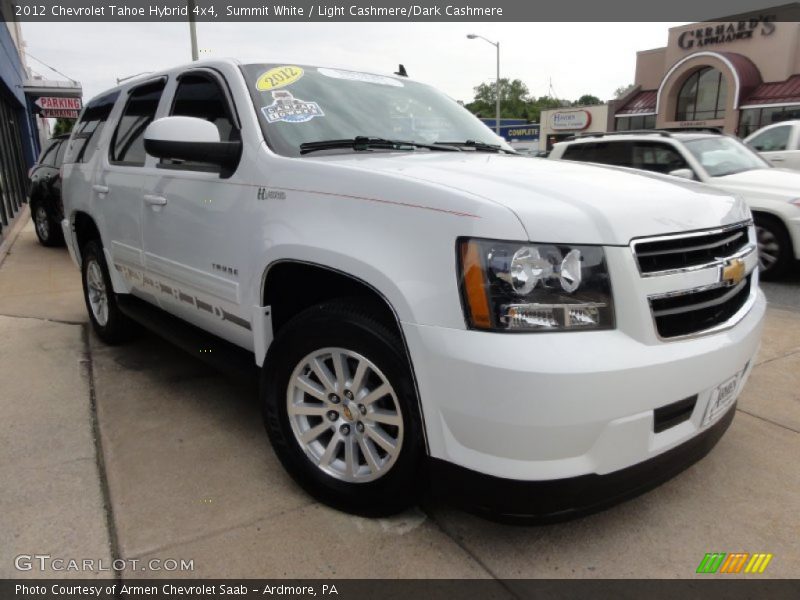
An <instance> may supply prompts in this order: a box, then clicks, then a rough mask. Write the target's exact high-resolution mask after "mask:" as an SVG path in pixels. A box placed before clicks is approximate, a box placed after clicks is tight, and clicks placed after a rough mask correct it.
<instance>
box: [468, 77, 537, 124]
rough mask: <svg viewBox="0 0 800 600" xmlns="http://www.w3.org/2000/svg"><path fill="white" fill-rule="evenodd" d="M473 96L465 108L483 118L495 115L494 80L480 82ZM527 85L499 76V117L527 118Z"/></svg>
mask: <svg viewBox="0 0 800 600" xmlns="http://www.w3.org/2000/svg"><path fill="white" fill-rule="evenodd" d="M474 90H475V98H474V99H473V100H472V102H470V103H469V104H467V105H466V106H467V109H469V110H470V111H472V112H473V113H474V114H476V115H480V116H481V117H484V118H492V117H494V116H495V101H496V99H497V92H496V87H495V83H494V82H487V83H481V84H480V85H478V86H476V87H475V88H474ZM529 94H530V92H529V91H528V86H527V85H525V84H524V83H523V82H522V81H520V80H519V79H514V80H511V81H509V80H508V79H504V78H502V77H501V78H500V118H503V119H529V118H530V117H529V115H528V109H529V103H530V97H529Z"/></svg>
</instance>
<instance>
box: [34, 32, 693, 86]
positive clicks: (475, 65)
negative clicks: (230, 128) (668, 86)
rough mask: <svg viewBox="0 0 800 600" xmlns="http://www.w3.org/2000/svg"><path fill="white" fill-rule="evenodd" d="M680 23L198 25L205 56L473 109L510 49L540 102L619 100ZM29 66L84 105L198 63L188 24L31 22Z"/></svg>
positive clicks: (518, 75)
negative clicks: (295, 66) (316, 68)
mask: <svg viewBox="0 0 800 600" xmlns="http://www.w3.org/2000/svg"><path fill="white" fill-rule="evenodd" d="M678 24H679V23H274V22H260V23H198V24H197V36H198V46H199V48H200V50H201V58H203V57H207V56H208V57H227V56H231V57H235V58H240V59H243V60H248V61H252V62H260V61H263V62H286V63H300V64H312V65H328V66H337V67H345V68H350V69H355V70H364V71H371V72H377V73H391V72H393V71H395V70H396V69H397V65H398V63H403V64H404V65H405V67H406V69H407V71H408V73H409V75H410V76H411V77H413V78H415V79H418V80H420V81H424V82H426V83H430V84H432V85H435V86H436V87H438V88H439V89H441V90H443V91H444V92H445V93H447V94H449V95H450V96H451V97H453V98H455V99H456V100H463V101H465V102H469V101H471V100H472V98H473V88H474V87H475V86H476V85H478V84H480V83H482V82H485V81H493V80H494V77H495V71H496V54H495V48H494V47H493V46H490V45H489V44H488V43H486V42H484V41H483V40H480V39H477V40H469V39H467V37H466V35H467V34H468V33H477V34H479V35H482V36H484V37H486V38H489V39H490V40H492V41H499V42H500V71H501V72H500V76H501V77H508V78H510V79H521V80H522V81H523V82H525V84H526V85H527V86H528V88H529V89H530V92H531V94H532V95H534V96H544V95H548V92H549V88H550V81H551V80H552V87H553V90H554V92H555V93H554V95H555V96H556V97H558V98H563V99H567V100H576V99H577V98H579V97H580V96H582V95H583V94H593V95H595V96H597V97H599V98H600V99H601V100H608V99H611V98H613V94H614V90H616V89H617V88H619V87H620V86H624V85H627V84H630V83H632V82H633V77H634V69H635V64H636V52H637V51H638V50H646V49H650V48H657V47H661V46H664V45H666V42H667V30H668V28H669V27H672V26H674V25H678ZM22 32H23V37H24V39H25V42H26V44H27V48H26V50H27V53H28V54H29V58H28V64H29V66H30V67H32V68H33V69H34V71H35V72H37V73H39V74H41V75H43V76H45V78H47V79H53V78H54V79H62V77H60V76H58V75H56V74H55V73H53V72H52V71H50V70H49V69H48V68H47V67H45V66H43V65H42V64H41V63H39V62H37V61H36V60H34V59H33V58H30V56H33V57H36V58H37V59H39V60H41V61H44V62H45V63H47V64H48V65H50V66H52V67H54V68H56V69H57V70H59V71H61V72H62V73H64V74H66V75H67V76H68V77H70V78H72V79H75V80H77V81H80V82H81V84H82V85H83V90H84V100H88V99H89V98H91V97H93V96H95V95H96V94H99V93H100V92H102V91H103V90H105V89H108V88H110V87H113V86H114V85H115V84H116V78H122V77H127V76H129V75H134V74H137V73H140V72H142V71H158V70H160V69H164V68H168V67H172V66H175V65H177V64H182V63H186V62H189V61H190V60H191V53H190V46H189V25H188V24H187V23H30V22H26V23H23V24H22Z"/></svg>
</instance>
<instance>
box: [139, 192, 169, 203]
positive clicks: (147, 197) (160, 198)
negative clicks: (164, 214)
mask: <svg viewBox="0 0 800 600" xmlns="http://www.w3.org/2000/svg"><path fill="white" fill-rule="evenodd" d="M143 198H144V201H145V202H147V203H148V204H149V205H150V206H164V205H165V204H166V203H167V199H166V198H164V196H153V195H152V194H146V195H145V196H143Z"/></svg>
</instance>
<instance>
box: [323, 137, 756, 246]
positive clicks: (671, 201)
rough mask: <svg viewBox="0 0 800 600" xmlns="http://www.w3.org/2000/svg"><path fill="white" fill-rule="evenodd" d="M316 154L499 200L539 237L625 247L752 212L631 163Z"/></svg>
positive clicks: (486, 199) (689, 183)
mask: <svg viewBox="0 0 800 600" xmlns="http://www.w3.org/2000/svg"><path fill="white" fill-rule="evenodd" d="M313 160H315V161H320V162H326V163H329V164H330V163H335V164H337V165H339V166H341V167H348V168H353V169H359V170H367V171H370V172H372V173H375V172H378V173H384V174H386V175H393V176H397V177H403V178H408V179H412V180H417V181H419V182H425V183H429V184H434V185H437V186H446V187H448V188H450V189H451V190H453V191H455V192H458V195H461V196H462V197H463V195H470V196H471V197H472V198H475V197H479V198H480V199H482V201H484V202H489V203H496V204H500V205H502V206H505V207H507V208H508V209H510V210H511V211H513V212H514V213H515V214H516V216H517V217H518V219H519V221H520V222H521V223H522V226H523V227H524V228H525V230H526V232H527V234H528V239H529V240H531V241H537V242H558V243H568V242H571V243H583V244H607V245H627V244H628V243H629V242H630V240H631V239H633V238H635V237H641V236H651V235H659V234H665V233H676V232H681V231H688V230H695V229H704V228H710V227H717V226H720V225H727V224H731V223H736V222H740V221H743V220H746V219H749V218H750V212H749V209H748V208H747V206H746V205H745V204H744V202H742V201H741V200H739V199H738V198H736V197H735V196H732V195H730V194H726V193H724V192H720V191H718V190H714V189H713V188H711V187H709V186H705V185H701V184H698V183H695V182H692V181H685V180H680V179H678V178H675V177H667V176H662V175H657V174H653V173H647V172H644V171H636V170H633V169H622V168H617V167H605V166H597V165H587V164H585V163H577V162H570V161H552V160H546V159H540V158H525V157H521V156H513V155H503V154H487V153H478V152H459V153H455V152H453V153H449V152H448V153H444V152H419V153H414V154H412V153H402V154H400V153H369V154H368V153H354V154H337V155H328V156H320V157H315V158H314V159H313ZM458 195H456V197H455V198H454V202H457V197H458ZM444 208H448V209H451V210H454V209H458V206H457V205H456V204H453V205H450V206H446V207H444Z"/></svg>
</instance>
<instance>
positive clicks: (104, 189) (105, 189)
mask: <svg viewBox="0 0 800 600" xmlns="http://www.w3.org/2000/svg"><path fill="white" fill-rule="evenodd" d="M92 189H93V190H94V191H95V192H97V193H98V194H107V193H108V191H109V190H108V186H107V185H99V184H97V183H96V184H94V185H93V186H92Z"/></svg>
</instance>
